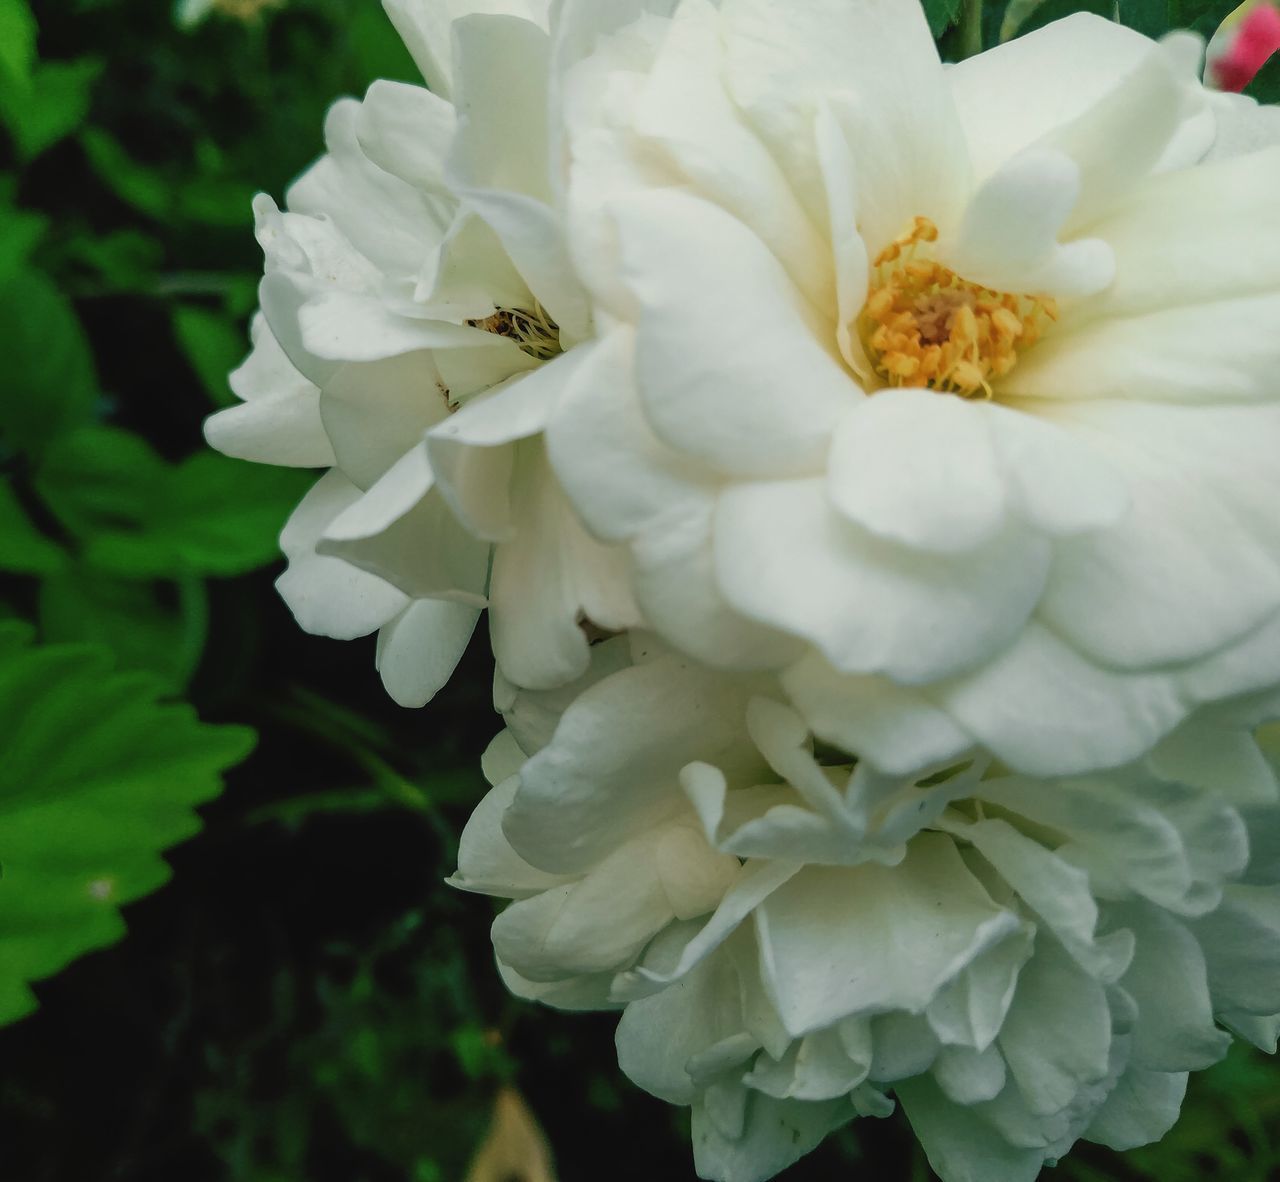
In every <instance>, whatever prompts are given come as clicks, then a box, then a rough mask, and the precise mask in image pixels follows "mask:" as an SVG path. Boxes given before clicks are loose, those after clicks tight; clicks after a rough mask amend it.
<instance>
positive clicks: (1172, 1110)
mask: <svg viewBox="0 0 1280 1182" xmlns="http://www.w3.org/2000/svg"><path fill="white" fill-rule="evenodd" d="M1186 1091H1187V1076H1186V1073H1185V1072H1184V1073H1181V1074H1172V1075H1171V1074H1167V1073H1165V1072H1160V1071H1146V1070H1143V1069H1142V1068H1137V1067H1131V1068H1129V1069H1128V1070H1127V1071H1126V1072H1125V1073H1124V1074H1123V1075H1122V1076H1121V1077H1120V1081H1119V1083H1117V1084H1116V1087H1115V1090H1114V1091H1113V1092H1112V1093H1111V1095H1109V1096H1108V1097H1107V1099H1106V1102H1105V1103H1104V1104H1103V1106H1102V1107H1101V1109H1099V1111H1098V1114H1097V1116H1095V1117H1094V1119H1093V1123H1092V1124H1091V1125H1090V1126H1089V1127H1088V1129H1087V1130H1086V1131H1085V1136H1086V1137H1087V1138H1088V1139H1089V1140H1090V1141H1094V1142H1096V1143H1097V1144H1099V1145H1105V1146H1107V1148H1109V1149H1115V1150H1118V1151H1120V1152H1124V1151H1126V1150H1129V1149H1137V1148H1138V1147H1139V1146H1142V1145H1151V1144H1153V1143H1155V1142H1156V1141H1159V1140H1160V1139H1161V1138H1162V1137H1163V1136H1164V1135H1165V1134H1166V1133H1167V1132H1169V1130H1170V1129H1172V1128H1173V1126H1174V1122H1175V1121H1177V1119H1178V1115H1179V1113H1180V1112H1181V1110H1182V1098H1183V1096H1184V1095H1185V1094H1186Z"/></svg>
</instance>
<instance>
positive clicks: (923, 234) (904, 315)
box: [857, 217, 1058, 398]
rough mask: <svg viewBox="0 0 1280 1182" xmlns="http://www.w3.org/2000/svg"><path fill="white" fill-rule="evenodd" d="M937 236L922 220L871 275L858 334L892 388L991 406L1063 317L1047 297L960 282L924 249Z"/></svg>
mask: <svg viewBox="0 0 1280 1182" xmlns="http://www.w3.org/2000/svg"><path fill="white" fill-rule="evenodd" d="M937 239H938V228H937V226H935V225H934V224H933V222H931V221H930V220H929V219H928V218H924V217H917V218H916V219H915V221H914V222H913V223H912V225H911V229H909V230H908V231H907V232H906V233H905V234H902V235H901V236H899V237H898V238H896V239H895V240H894V241H893V242H891V243H890V244H889V245H888V246H887V247H885V249H884V250H882V251H881V252H880V254H879V256H878V257H877V258H876V260H875V263H874V264H873V267H872V277H871V285H870V290H869V291H868V293H867V302H866V304H865V305H863V308H862V311H861V312H860V313H859V315H858V322H857V328H858V334H859V336H860V337H861V338H862V343H863V346H864V347H865V348H866V350H867V354H868V356H869V359H870V361H871V364H872V366H873V368H874V369H875V371H876V373H877V374H879V375H880V377H881V378H882V379H884V381H885V382H886V383H888V384H889V385H891V386H904V385H917V384H921V383H923V384H924V385H926V386H928V387H929V388H930V389H933V390H940V391H945V392H947V393H951V394H959V395H961V397H964V398H990V397H991V396H992V389H991V380H992V379H993V378H1002V377H1004V376H1005V375H1006V374H1007V373H1009V371H1010V370H1012V369H1013V367H1014V365H1016V364H1017V360H1018V351H1019V349H1022V350H1026V349H1028V348H1030V346H1032V345H1033V344H1035V342H1036V341H1038V340H1039V339H1040V335H1041V333H1042V332H1043V330H1044V322H1045V321H1046V320H1050V321H1052V320H1057V318H1058V309H1057V306H1056V305H1055V304H1054V302H1053V300H1052V299H1049V298H1048V297H1046V296H1023V295H1012V294H1009V293H1007V292H998V291H992V290H991V289H990V288H987V287H983V286H981V285H980V284H977V283H970V282H968V281H967V280H964V279H961V278H960V276H958V275H957V274H956V273H955V272H954V271H951V270H949V269H948V268H946V267H944V266H943V265H942V264H941V263H938V262H936V261H934V260H933V259H931V258H929V257H928V254H927V252H926V251H923V250H922V249H921V248H922V247H923V246H925V245H926V244H928V243H931V242H936V241H937Z"/></svg>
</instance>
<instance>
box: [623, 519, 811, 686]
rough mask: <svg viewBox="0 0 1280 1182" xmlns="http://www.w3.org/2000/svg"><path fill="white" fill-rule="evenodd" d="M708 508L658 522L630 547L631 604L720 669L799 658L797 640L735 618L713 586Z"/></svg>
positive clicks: (779, 663) (656, 627)
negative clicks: (634, 603) (633, 567)
mask: <svg viewBox="0 0 1280 1182" xmlns="http://www.w3.org/2000/svg"><path fill="white" fill-rule="evenodd" d="M710 534H711V505H710V502H709V500H708V503H707V504H706V505H704V506H701V507H698V508H697V509H696V510H690V511H689V512H688V513H687V514H682V515H681V516H678V517H675V518H674V519H673V520H671V521H660V522H658V523H656V524H655V526H654V528H653V529H651V530H650V531H649V532H648V533H646V534H644V535H642V536H641V537H640V538H638V539H637V540H636V541H635V542H634V543H633V546H632V554H633V557H634V559H635V569H634V571H633V573H632V584H633V586H634V588H635V594H636V602H637V604H638V605H639V607H640V610H641V613H642V615H643V616H644V618H645V619H646V620H647V621H648V622H649V624H650V626H651V627H652V628H653V629H654V630H655V631H656V632H658V633H659V634H660V635H661V636H662V637H663V638H664V639H665V640H667V641H669V642H670V643H671V644H673V645H674V646H675V647H676V648H678V649H680V650H681V651H683V652H686V653H689V654H690V655H691V656H694V657H696V658H698V659H699V660H701V661H704V662H706V663H707V664H710V665H714V666H716V667H717V668H722V669H737V670H741V671H754V670H759V669H772V668H778V667H780V666H783V665H787V664H790V663H791V662H792V661H795V660H796V659H798V658H799V656H800V654H801V652H802V651H803V649H802V647H801V645H800V643H799V641H797V640H796V639H794V638H792V637H789V636H785V635H783V634H782V633H781V632H779V631H777V630H775V629H773V628H770V627H767V626H766V625H764V624H761V623H759V622H757V621H756V620H753V619H750V618H748V617H747V616H745V615H744V614H742V613H741V612H739V611H737V610H736V609H735V608H734V607H733V606H732V605H731V604H730V602H729V600H728V598H727V597H726V596H725V595H724V593H723V592H722V591H721V590H720V587H719V585H718V583H717V581H716V572H715V569H714V564H713V555H712V545H711V536H710Z"/></svg>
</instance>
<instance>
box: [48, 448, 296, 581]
mask: <svg viewBox="0 0 1280 1182" xmlns="http://www.w3.org/2000/svg"><path fill="white" fill-rule="evenodd" d="M307 483H308V476H307V475H306V474H304V473H300V472H296V471H293V470H291V469H283V468H268V467H263V466H260V465H256V464H246V463H244V462H242V461H240V460H229V459H227V458H226V457H225V456H220V455H217V454H216V453H214V452H200V453H198V454H196V455H194V456H192V457H191V458H190V459H188V460H186V461H185V462H183V463H182V464H179V465H176V466H175V465H170V464H166V463H165V462H164V461H163V460H161V459H160V458H159V457H158V456H156V455H155V453H154V452H152V451H151V449H150V448H148V447H147V445H146V444H145V443H144V442H143V441H142V440H141V439H139V438H137V437H136V436H134V435H130V434H129V433H128V432H127V431H120V430H117V429H113V428H107V427H98V428H90V429H86V430H82V431H77V432H75V433H74V434H71V435H68V436H65V437H64V438H62V439H60V440H58V441H57V443H56V444H55V445H54V446H53V447H52V448H50V451H49V453H48V455H47V456H46V457H45V463H44V465H43V466H42V467H41V469H40V471H39V472H38V473H37V475H36V488H37V490H38V491H39V493H40V495H41V496H42V497H44V499H45V501H46V502H47V503H48V505H49V507H50V509H52V510H53V512H54V513H55V514H56V515H57V517H58V519H59V520H60V521H61V522H62V523H63V525H65V526H66V527H67V529H68V530H70V531H71V532H72V533H73V534H75V535H76V536H77V537H78V538H79V539H80V540H81V542H82V544H83V557H84V560H85V561H86V562H87V563H88V564H89V565H91V566H93V567H96V568H97V569H99V570H102V571H107V572H109V573H111V574H114V575H117V576H120V577H123V578H129V579H156V578H171V577H175V576H179V575H185V574H200V575H213V576H219V577H222V576H231V575H238V574H244V573H245V572H246V571H250V570H255V569H256V568H258V567H260V566H265V565H266V564H267V563H269V562H272V561H274V560H275V559H277V558H278V557H279V544H278V542H279V535H280V530H281V529H282V528H283V526H284V522H285V519H286V518H287V517H288V515H289V513H290V512H292V510H293V508H294V506H295V505H296V504H297V502H298V501H299V500H300V499H301V497H302V495H303V493H304V492H305V491H306V486H307Z"/></svg>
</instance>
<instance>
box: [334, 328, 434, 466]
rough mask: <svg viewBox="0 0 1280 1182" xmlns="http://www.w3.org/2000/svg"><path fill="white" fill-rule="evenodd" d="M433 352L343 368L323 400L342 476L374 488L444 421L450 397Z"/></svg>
mask: <svg viewBox="0 0 1280 1182" xmlns="http://www.w3.org/2000/svg"><path fill="white" fill-rule="evenodd" d="M439 380H440V375H439V373H438V372H437V370H436V367H435V365H434V364H433V361H432V356H431V354H429V353H407V354H405V355H404V356H401V357H388V358H386V359H385V360H383V361H375V362H371V363H369V364H366V365H346V366H339V367H338V369H337V370H336V372H335V373H334V374H332V375H331V376H330V377H329V378H328V379H327V381H326V383H325V386H324V389H323V391H322V392H321V395H320V416H321V419H322V420H323V422H324V428H325V432H326V433H327V434H328V436H329V438H330V439H331V440H332V441H333V450H334V455H335V456H336V457H337V461H338V467H339V468H341V469H342V471H343V473H344V474H345V475H346V476H347V477H348V478H349V479H350V480H353V481H354V482H355V483H356V484H358V485H360V486H361V487H362V488H369V487H371V486H372V485H374V484H375V483H377V481H378V480H379V479H380V478H381V477H382V476H383V475H384V474H385V473H386V471H387V470H388V469H389V468H390V467H391V466H392V465H393V464H394V463H395V462H396V461H397V460H399V459H400V457H401V456H403V455H404V454H405V452H406V451H407V450H408V449H409V448H411V447H413V446H414V444H416V443H417V442H418V440H420V439H421V438H422V435H423V432H424V431H426V430H427V429H428V428H429V427H431V426H433V425H434V424H436V423H437V422H439V421H440V420H441V419H442V418H444V417H445V415H446V413H447V402H448V394H447V392H446V391H445V390H443V389H442V388H441V387H440V385H439Z"/></svg>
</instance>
